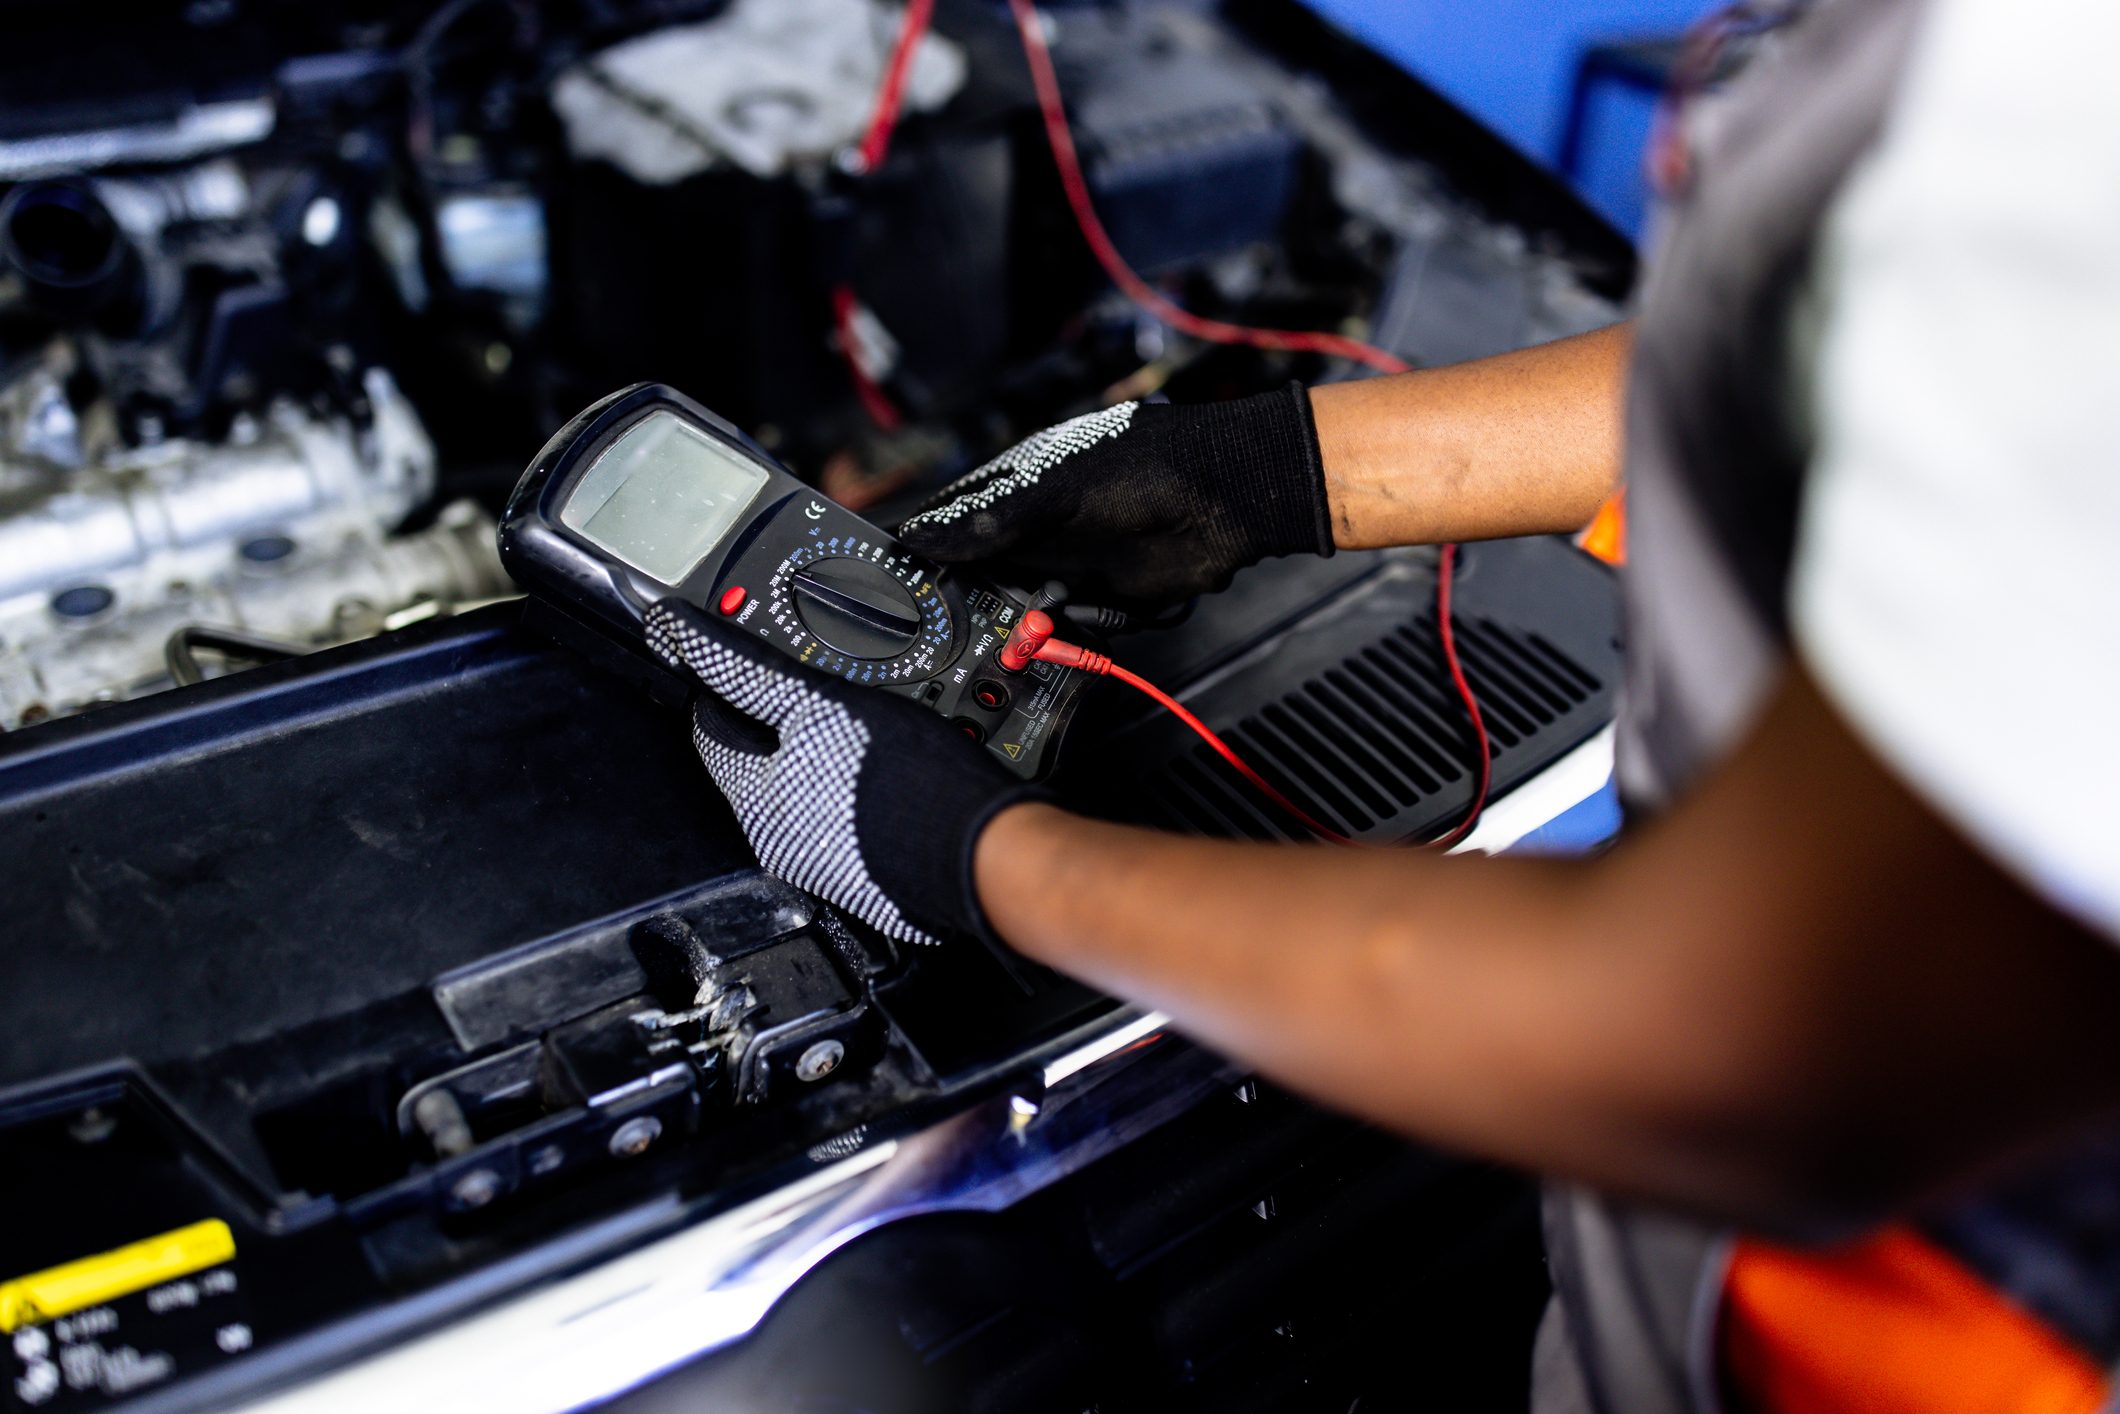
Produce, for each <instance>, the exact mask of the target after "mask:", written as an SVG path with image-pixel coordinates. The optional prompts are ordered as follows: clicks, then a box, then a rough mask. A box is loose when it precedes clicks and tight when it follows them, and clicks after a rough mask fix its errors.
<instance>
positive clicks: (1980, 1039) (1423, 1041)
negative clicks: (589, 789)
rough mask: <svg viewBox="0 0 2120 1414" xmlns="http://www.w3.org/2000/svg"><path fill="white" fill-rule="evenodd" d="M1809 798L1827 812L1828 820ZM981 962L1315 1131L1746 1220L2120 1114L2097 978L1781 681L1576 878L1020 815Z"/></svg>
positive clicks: (992, 849) (991, 883)
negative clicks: (1040, 968)
mask: <svg viewBox="0 0 2120 1414" xmlns="http://www.w3.org/2000/svg"><path fill="white" fill-rule="evenodd" d="M1822 802H1830V808H1821V803H1822ZM975 868H976V873H977V883H978V888H979V894H980V898H981V900H982V902H983V903H984V905H985V907H986V909H987V911H988V913H989V915H990V917H991V918H992V920H993V922H994V924H995V926H996V927H997V928H998V929H999V930H1000V932H1001V934H1002V936H1004V937H1005V938H1007V939H1008V940H1009V941H1010V942H1011V943H1013V944H1014V945H1015V946H1017V947H1018V948H1020V949H1021V950H1023V951H1024V952H1026V953H1028V954H1029V955H1031V956H1032V957H1035V958H1037V959H1039V960H1040V961H1043V962H1045V963H1047V964H1048V965H1050V966H1053V967H1057V968H1059V969H1061V970H1063V971H1066V972H1070V973H1073V974H1075V975H1078V976H1081V977H1083V978H1085V979H1086V980H1088V981H1090V982H1092V983H1094V984H1096V985H1098V986H1100V987H1103V988H1105V989H1106V990H1109V991H1111V992H1113V993H1115V994H1117V995H1120V996H1124V997H1128V998H1130V999H1133V1000H1135V1001H1138V1002H1143V1003H1146V1004H1149V1005H1152V1006H1155V1007H1158V1008H1160V1009H1162V1010H1165V1011H1167V1012H1169V1013H1170V1014H1171V1015H1172V1016H1173V1017H1175V1018H1176V1019H1177V1021H1178V1023H1179V1025H1180V1026H1181V1027H1183V1028H1184V1029H1185V1030H1187V1031H1188V1032H1190V1033H1191V1034H1193V1035H1195V1036H1197V1037H1199V1038H1200V1039H1201V1040H1203V1041H1204V1042H1206V1043H1207V1044H1209V1045H1211V1046H1213V1047H1215V1048H1217V1049H1219V1050H1221V1051H1223V1052H1225V1053H1226V1054H1229V1055H1231V1056H1233V1057H1236V1058H1237V1059H1239V1060H1242V1061H1244V1062H1246V1063H1247V1064H1250V1065H1254V1066H1257V1067H1258V1068H1259V1069H1261V1070H1262V1071H1265V1072H1267V1073H1269V1074H1272V1075H1275V1076H1277V1077H1278V1078H1280V1079H1282V1080H1283V1081H1285V1082H1287V1083H1290V1084H1293V1085H1295V1086H1297V1087H1299V1088H1301V1089H1304V1090H1306V1091H1308V1092H1310V1093H1312V1094H1314V1095H1316V1096H1318V1097H1320V1098H1323V1099H1325V1100H1327V1101H1329V1102H1330V1103H1332V1104H1335V1105H1337V1106H1340V1107H1342V1108H1346V1109H1350V1110H1354V1111H1357V1112H1359V1113H1362V1114H1364V1115H1367V1116H1369V1117H1371V1118H1373V1119H1376V1120H1378V1121H1381V1122H1383V1123H1386V1124H1389V1125H1393V1126H1395V1127H1398V1128H1401V1129H1404V1130H1407V1131H1409V1132H1413V1133H1418V1134H1421V1135H1423V1136H1425V1137H1427V1138H1430V1139H1434V1140H1437V1141H1440V1142H1443V1143H1446V1144H1451V1145H1455V1146H1458V1147H1462V1148H1466V1149H1470V1150H1473V1151H1476V1152H1480V1153H1485V1154H1488V1155H1491V1156H1494V1157H1497V1158H1501V1159H1506V1160H1511V1161H1514V1162H1517V1163H1521V1164H1525V1165H1528V1166H1531V1167H1534V1168H1539V1169H1542V1170H1545V1171H1547V1172H1551V1173H1557V1174H1560V1175H1563V1176H1566V1177H1570V1178H1574V1179H1579V1180H1583V1181H1587V1182H1592V1183H1596V1184H1599V1185H1602V1186H1605V1187H1607V1188H1611V1189H1614V1190H1618V1191H1623V1192H1632V1193H1636V1194H1639V1195H1642V1196H1645V1197H1651V1198H1655V1199H1658V1200H1661V1201H1665V1202H1671V1203H1678V1204H1683V1205H1686V1206H1690V1207H1694V1208H1698V1209H1703V1210H1709V1211H1714V1212H1718V1213H1722V1214H1726V1215H1735V1216H1740V1217H1751V1218H1769V1219H1771V1218H1787V1217H1791V1216H1800V1215H1803V1214H1805V1213H1806V1212H1808V1211H1810V1210H1813V1209H1816V1208H1819V1207H1830V1206H1834V1205H1845V1204H1857V1205H1859V1204H1864V1203H1871V1202H1876V1201H1880V1200H1890V1201H1901V1200H1904V1199H1905V1198H1906V1197H1907V1196H1908V1195H1909V1194H1911V1193H1914V1192H1917V1191H1920V1190H1923V1189H1926V1188H1929V1187H1933V1186H1935V1185H1937V1184H1939V1183H1944V1182H1948V1181H1950V1180H1953V1179H1956V1178H1961V1177H1964V1176H1965V1175H1967V1174H1968V1173H1971V1172H1973V1171H1974V1170H1976V1169H1977V1168H1978V1167H1979V1166H1980V1165H1982V1164H1984V1163H1991V1162H1993V1160H1994V1158H1995V1157H1996V1156H1997V1155H1998V1154H2003V1153H2007V1152H2009V1151H2011V1150H2013V1149H2015V1148H2017V1147H2019V1146H2022V1145H2024V1144H2026V1143H2030V1142H2036V1141H2037V1140H2038V1139H2040V1138H2041V1137H2042V1136H2045V1135H2050V1134H2052V1133H2053V1132H2055V1131H2056V1130H2057V1129H2058V1128H2061V1127H2065V1126H2066V1125H2067V1124H2069V1123H2072V1122H2075V1121H2078V1120H2080V1119H2081V1118H2082V1117H2084V1116H2086V1115H2088V1114H2090V1113H2093V1112H2102V1111H2103V1110H2105V1109H2107V1108H2109V1107H2111V1106H2113V1105H2115V1104H2120V1063H2116V1060H2115V1055H2116V1053H2120V1042H2116V1041H2115V1040H2113V1039H2112V1038H2113V1037H2114V1036H2115V1035H2120V962H2116V960H2115V959H2114V957H2113V956H2112V954H2111V949H2110V948H2109V947H2108V946H2106V945H2104V944H2103V943H2101V942H2099V941H2098V940H2095V939H2092V938H2089V937H2088V936H2087V935H2085V934H2084V933H2083V932H2082V931H2081V929H2080V928H2078V927H2077V926H2076V925H2074V924H2072V923H2070V922H2068V921H2067V920H2066V919H2063V918H2061V917H2060V916H2059V915H2056V914H2053V913H2052V912H2051V911H2049V910H2046V909H2045V908H2043V907H2042V906H2040V905H2038V904H2036V903H2035V902H2033V901H2031V900H2030V899H2028V897H2027V896H2026V895H2025V894H2024V892H2023V890H2022V889H2021V888H2020V887H2018V886H2017V885H2016V884H2015V883H2014V881H2012V880H2011V879H2009V878H2008V877H2006V876H2005V875H2004V874H2003V873H2002V872H2001V871H2000V870H1998V869H1997V868H1995V867H1994V866H1993V865H1992V864H1991V863H1989V862H1988V861H1987V860H1986V859H1985V858H1984V857H1982V856H1980V855H1978V854H1977V853H1975V852H1974V851H1972V850H1971V849H1970V848H1968V847H1967V846H1966V845H1965V843H1964V842H1963V841H1962V840H1961V839H1959V838H1958V837H1957V835H1956V834H1955V833H1954V832H1953V831H1951V830H1950V829H1949V828H1948V827H1946V826H1945V825H1943V824H1942V823H1941V822H1940V821H1938V820H1937V819H1936V818H1935V817H1934V815H1933V814H1932V813H1930V812H1929V810H1928V809H1927V807H1926V806H1925V805H1923V804H1922V803H1921V802H1920V801H1918V800H1917V799H1915V798H1914V797H1913V796H1912V795H1911V794H1909V793H1908V792H1907V791H1906V790H1905V789H1904V787H1902V786H1900V785H1899V784H1898V783H1897V782H1896V781H1895V780H1894V779H1892V778H1891V777H1890V776H1889V775H1888V774H1887V773H1886V772H1885V771H1884V770H1883V769H1882V767H1881V766H1879V765H1878V764H1877V763H1876V762H1875V760H1874V759H1873V758H1871V757H1870V755H1869V754H1868V753H1867V752H1866V751H1865V750H1864V749H1863V748H1862V747H1861V746H1860V745H1859V744H1858V743H1856V742H1855V741H1854V740H1853V738H1852V737H1851V736H1850V735H1849V734H1848V733H1847V731H1846V729H1845V728H1844V727H1843V726H1842V725H1841V724H1840V722H1839V721H1838V719H1837V718H1836V717H1835V716H1834V715H1833V714H1832V713H1831V711H1830V710H1829V709H1828V708H1827V707H1826V706H1825V704H1824V703H1823V702H1822V700H1821V699H1820V698H1819V697H1818V695H1817V693H1816V692H1815V691H1814V690H1813V689H1812V688H1811V687H1810V686H1809V684H1808V682H1807V680H1804V679H1802V678H1800V677H1799V678H1797V679H1796V680H1794V681H1793V682H1792V683H1791V684H1790V685H1789V686H1788V687H1787V688H1786V689H1785V691H1784V692H1783V694H1782V696H1781V698H1780V699H1779V700H1778V701H1777V703H1776V705H1775V707H1774V708H1773V709H1772V710H1771V711H1770V712H1769V714H1768V716H1767V718H1766V719H1765V721H1764V722H1763V724H1762V726H1761V728H1760V730H1759V732H1758V734H1757V736H1756V738H1755V739H1754V740H1753V741H1752V742H1751V743H1750V744H1749V745H1748V746H1747V747H1746V748H1745V749H1744V750H1743V751H1741V752H1740V753H1739V755H1738V757H1737V758H1736V759H1735V760H1734V761H1733V762H1732V763H1731V765H1730V766H1729V767H1728V768H1727V769H1726V770H1724V771H1723V772H1722V773H1721V774H1720V775H1719V776H1718V777H1716V778H1715V779H1714V780H1713V781H1711V782H1709V783H1708V784H1707V785H1706V786H1705V787H1704V788H1703V789H1702V790H1701V791H1700V792H1699V793H1698V795H1696V797H1695V798H1694V799H1692V800H1690V801H1688V802H1687V803H1686V804H1685V805H1684V806H1683V807H1681V809H1680V810H1679V811H1677V812H1675V813H1674V814H1673V815H1671V816H1669V817H1668V818H1666V819H1665V820H1663V821H1661V822H1660V823H1659V824H1657V825H1656V826H1655V827H1653V828H1651V829H1649V830H1647V831H1646V832H1644V833H1643V834H1641V835H1640V836H1639V837H1637V838H1635V839H1632V840H1630V841H1629V842H1628V843H1626V844H1625V845H1623V846H1621V847H1620V848H1619V849H1618V850H1615V851H1613V852H1612V853H1610V854H1607V855H1605V856H1603V857H1601V858H1599V859H1596V860H1588V861H1563V860H1543V861H1541V860H1510V859H1493V860H1490V859H1479V858H1465V859H1445V858H1437V857H1435V856H1432V855H1426V854H1422V853H1420V852H1418V851H1411V850H1335V849H1326V848H1323V847H1316V848H1308V849H1304V848H1296V847H1285V848H1275V847H1270V846H1262V845H1250V844H1234V843H1224V842H1210V841H1203V840H1192V839H1181V838H1176V837H1171V836H1164V835H1158V834H1155V833H1152V832H1149V831H1145V830H1136V829H1130V828H1126V827H1122V826H1116V825H1109V824H1104V823H1100V822H1094V821H1088V820H1082V819H1078V818H1076V817H1073V816H1069V815H1067V814H1065V813H1064V812H1062V811H1059V810H1057V809H1054V808H1052V807H1050V806H1028V805H1027V806H1018V807H1015V808H1013V809H1011V810H1008V811H1005V812H1003V813H1002V814H1001V815H1000V816H998V817H996V819H995V820H994V822H993V824H992V825H991V826H990V827H989V828H988V830H987V832H986V834H985V835H984V836H983V837H982V838H981V840H980V842H979V847H978V853H977V856H976V859H975Z"/></svg>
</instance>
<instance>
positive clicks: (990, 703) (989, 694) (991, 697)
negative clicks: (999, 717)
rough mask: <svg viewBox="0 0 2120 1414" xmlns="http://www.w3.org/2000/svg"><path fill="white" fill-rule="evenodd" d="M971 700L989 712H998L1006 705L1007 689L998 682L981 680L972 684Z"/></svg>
mask: <svg viewBox="0 0 2120 1414" xmlns="http://www.w3.org/2000/svg"><path fill="white" fill-rule="evenodd" d="M972 701H974V702H976V703H978V704H979V705H980V706H981V707H984V708H985V709H986V710H987V711H989V712H999V711H1000V710H1001V709H1002V708H1004V707H1006V706H1008V689H1007V688H1005V687H1003V686H1002V685H1001V684H1000V683H998V682H981V683H974V684H973V685H972Z"/></svg>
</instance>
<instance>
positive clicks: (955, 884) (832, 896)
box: [648, 599, 1039, 945]
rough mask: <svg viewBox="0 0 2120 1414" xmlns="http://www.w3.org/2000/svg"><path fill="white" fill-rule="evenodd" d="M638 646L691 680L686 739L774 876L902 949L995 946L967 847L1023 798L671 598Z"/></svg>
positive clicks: (938, 740)
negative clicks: (907, 945) (963, 943)
mask: <svg viewBox="0 0 2120 1414" xmlns="http://www.w3.org/2000/svg"><path fill="white" fill-rule="evenodd" d="M648 643H649V645H650V646H651V647H652V648H653V649H654V650H655V652H656V653H657V654H658V655H659V656H660V657H661V658H663V660H664V661H666V662H668V663H669V664H670V665H671V666H672V667H674V668H677V669H679V670H680V671H682V672H685V673H688V674H690V675H691V676H693V677H694V678H696V679H698V682H699V686H700V692H699V696H698V698H697V699H696V700H695V701H694V703H693V709H692V740H693V743H694V744H695V745H696V746H698V748H699V755H700V759H701V760H703V761H705V762H706V766H707V773H708V774H709V775H711V776H712V777H713V778H714V783H715V784H716V785H717V786H719V787H721V793H722V794H723V795H725V796H727V797H728V800H729V804H730V806H731V807H732V808H733V809H734V810H735V812H736V819H737V822H738V823H739V824H741V825H742V826H743V832H744V836H745V838H747V839H749V840H750V842H751V848H752V849H753V850H754V851H756V852H757V854H758V862H759V863H760V864H762V865H764V866H765V868H766V869H767V870H768V871H769V872H771V873H773V874H775V875H777V876H779V877H780V878H782V879H785V880H786V881H787V882H789V883H790V884H793V885H794V886H795V887H797V888H799V889H806V890H808V891H809V892H810V893H813V894H815V895H817V896H818V897H819V898H821V899H824V900H825V901H826V902H828V903H832V904H836V905H838V906H839V907H840V908H842V909H844V910H846V911H847V912H848V913H851V914H853V915H854V916H855V917H856V918H859V919H861V920H862V921H864V922H866V923H868V924H869V925H871V926H872V927H874V928H875V929H876V930H877V931H878V932H881V933H883V934H884V935H885V936H886V937H891V938H896V939H898V940H900V941H902V942H911V943H934V942H938V941H941V940H942V939H943V938H945V937H948V936H950V935H952V934H956V935H968V936H972V937H977V938H979V939H981V940H982V941H984V942H987V943H988V944H990V945H991V944H992V943H993V942H994V938H993V934H992V932H991V930H990V929H988V927H987V924H986V919H985V916H984V914H983V913H982V912H981V911H980V908H979V902H978V898H977V896H976V894H975V893H974V891H973V885H972V848H973V846H974V845H975V844H976V843H977V841H978V839H979V832H980V831H981V830H983V829H985V828H986V823H987V821H989V820H991V819H992V818H993V817H994V815H995V813H996V812H998V811H999V810H1001V809H1002V807H1004V806H1007V805H1012V804H1014V803H1016V802H1017V801H1020V800H1026V799H1035V798H1036V797H1037V796H1038V794H1039V792H1038V791H1037V790H1036V789H1035V788H1034V787H1032V786H1029V785H1026V784H1025V783H1024V782H1023V781H1021V780H1019V779H1017V778H1016V777H1015V776H1012V775H1010V774H1009V773H1008V772H1007V771H1005V770H1003V769H1002V768H1001V766H1000V765H999V764H998V763H997V762H995V761H994V760H992V759H991V758H990V757H989V756H988V755H987V754H986V753H985V752H984V751H982V750H980V749H979V748H978V747H976V746H974V745H973V744H972V743H970V742H968V741H966V740H965V739H964V738H963V737H961V736H959V735H958V734H957V733H955V732H953V731H951V730H950V728H949V725H948V724H947V723H945V722H944V721H943V720H942V719H941V718H939V717H937V716H936V715H935V714H934V713H932V712H929V711H927V710H925V709H923V708H921V707H920V706H918V705H917V704H915V703H913V702H911V701H908V700H907V699H905V698H903V697H898V696H895V695H893V694H891V693H886V692H881V691H878V690H877V689H875V688H871V687H856V686H855V685H853V684H852V683H847V682H842V681H840V680H839V679H837V678H833V677H828V676H826V675H825V674H823V673H820V672H817V671H815V670H814V669H811V668H805V667H802V666H801V665H799V664H797V663H794V662H791V661H790V660H789V659H787V658H786V657H785V656H783V655H781V654H779V653H776V652H775V651H773V650H772V649H771V648H769V647H767V646H766V645H765V644H763V643H760V642H758V641H756V640H755V639H753V638H752V637H751V636H750V635H749V634H746V633H743V632H740V631H739V630H737V629H735V628H732V627H730V626H729V625H727V624H724V623H719V622H716V621H715V620H714V619H713V618H711V617H710V616H708V615H707V614H704V613H702V612H701V611H700V610H698V609H696V608H694V607H693V606H692V605H690V604H686V603H683V602H682V601H679V600H675V599H666V600H664V601H663V602H662V603H660V604H658V605H656V606H655V608H653V609H651V610H650V611H649V613H648Z"/></svg>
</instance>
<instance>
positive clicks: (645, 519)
mask: <svg viewBox="0 0 2120 1414" xmlns="http://www.w3.org/2000/svg"><path fill="white" fill-rule="evenodd" d="M765 484H766V471H765V468H764V467H762V466H760V465H758V464H757V463H756V462H754V461H752V460H750V459H749V458H748V457H744V456H741V455H739V454H738V453H736V452H733V451H731V450H729V449H728V448H726V447H723V446H722V445H721V444H720V443H718V442H715V441H713V440H712V439H710V438H708V437H707V436H706V435H705V434H704V433H701V432H700V431H698V430H697V429H696V428H694V427H692V426H691V425H690V424H689V423H687V422H686V421H684V419H682V418H679V417H675V416H673V415H671V414H670V413H667V412H654V413H650V414H649V415H648V416H646V417H644V418H642V419H641V420H640V421H639V422H637V423H635V424H634V425H633V427H632V428H630V429H629V430H628V431H627V432H626V433H625V434H624V435H623V436H621V437H620V438H619V439H618V440H617V441H616V442H613V443H612V444H611V445H610V446H608V447H606V448H604V450H603V453H602V455H600V456H598V457H597V459H596V461H595V462H594V463H593V464H592V465H591V466H590V468H589V470H588V472H587V473H586V474H585V475H583V477H582V479H581V480H580V481H579V482H578V483H576V485H575V487H574V491H573V493H572V494H571V495H569V496H568V497H567V502H566V504H565V505H564V506H562V507H561V508H560V513H559V519H560V524H562V525H564V526H566V527H567V528H568V529H569V530H572V531H574V532H576V533H577V534H579V535H581V536H583V537H584V538H586V539H588V540H589V541H591V542H593V543H594V544H595V545H597V546H598V547H600V548H601V549H603V550H606V551H608V552H610V553H611V554H613V555H616V556H618V558H619V559H621V560H624V561H625V562H626V563H627V564H629V565H631V566H633V568H635V569H637V570H639V571H640V572H641V573H643V574H648V575H653V576H654V577H655V578H656V579H659V580H661V581H662V582H663V583H664V584H680V583H682V582H683V581H684V579H685V577H686V576H687V575H689V574H691V573H692V571H693V570H695V569H697V568H698V567H699V562H700V561H701V560H703V559H705V558H706V556H707V552H708V551H710V550H712V549H713V548H714V545H715V543H716V542H717V541H719V540H720V539H721V538H722V537H723V536H724V535H726V534H728V533H729V530H730V528H731V527H732V526H734V525H735V524H736V522H737V519H738V518H739V517H740V516H742V514H743V512H744V509H745V508H746V507H747V506H749V505H750V504H751V501H752V499H753V498H754V497H755V496H757V494H758V491H759V488H760V487H762V486H764V485H765Z"/></svg>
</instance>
